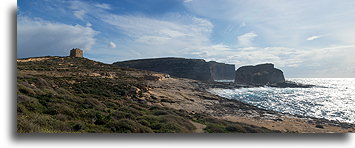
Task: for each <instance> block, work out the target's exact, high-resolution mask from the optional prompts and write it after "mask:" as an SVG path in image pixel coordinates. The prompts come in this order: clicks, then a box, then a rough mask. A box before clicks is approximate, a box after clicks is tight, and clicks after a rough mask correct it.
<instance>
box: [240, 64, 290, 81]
mask: <svg viewBox="0 0 355 148" xmlns="http://www.w3.org/2000/svg"><path fill="white" fill-rule="evenodd" d="M283 82H285V77H284V75H283V72H282V71H281V70H280V69H277V68H274V64H260V65H256V66H243V67H240V68H238V69H237V71H236V74H235V83H237V84H247V85H266V84H275V83H283Z"/></svg>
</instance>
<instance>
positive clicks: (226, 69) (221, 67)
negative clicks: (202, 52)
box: [208, 61, 235, 80]
mask: <svg viewBox="0 0 355 148" xmlns="http://www.w3.org/2000/svg"><path fill="white" fill-rule="evenodd" d="M208 63H210V68H211V74H212V78H213V80H234V77H235V66H234V65H233V64H224V63H218V62H215V61H211V62H208Z"/></svg>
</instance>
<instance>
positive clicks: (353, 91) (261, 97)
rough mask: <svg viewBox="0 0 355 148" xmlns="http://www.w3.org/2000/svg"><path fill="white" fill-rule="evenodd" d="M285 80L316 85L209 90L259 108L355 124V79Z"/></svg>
mask: <svg viewBox="0 0 355 148" xmlns="http://www.w3.org/2000/svg"><path fill="white" fill-rule="evenodd" d="M287 81H293V82H298V83H302V84H311V85H316V86H315V87H312V88H275V87H255V88H239V89H220V88H213V89H210V90H209V91H210V92H211V93H213V94H216V95H219V96H222V97H225V98H228V99H235V100H238V101H241V102H244V103H247V104H250V105H254V106H256V107H258V108H262V109H267V110H273V111H278V112H282V113H289V114H293V115H302V116H310V117H316V118H325V119H328V120H336V121H340V122H347V123H352V124H355V78H290V79H287ZM224 82H227V81H224Z"/></svg>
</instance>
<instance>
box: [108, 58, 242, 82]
mask: <svg viewBox="0 0 355 148" xmlns="http://www.w3.org/2000/svg"><path fill="white" fill-rule="evenodd" d="M113 64H114V65H116V66H120V67H128V68H135V69H140V70H149V71H155V72H161V73H166V74H169V75H171V76H174V77H179V78H189V79H193V80H200V81H214V80H222V79H226V80H228V79H229V80H233V79H234V74H235V67H234V65H230V64H224V63H217V62H214V61H213V62H206V61H205V60H202V59H185V58H155V59H140V60H130V61H123V62H115V63H113Z"/></svg>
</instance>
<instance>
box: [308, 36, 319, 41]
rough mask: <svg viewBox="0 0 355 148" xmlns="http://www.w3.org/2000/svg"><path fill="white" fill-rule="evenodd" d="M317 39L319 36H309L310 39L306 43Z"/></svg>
mask: <svg viewBox="0 0 355 148" xmlns="http://www.w3.org/2000/svg"><path fill="white" fill-rule="evenodd" d="M319 38H321V36H317V35H315V36H310V37H308V38H307V41H313V40H315V39H319Z"/></svg>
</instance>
